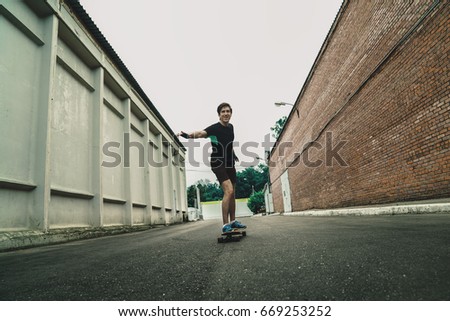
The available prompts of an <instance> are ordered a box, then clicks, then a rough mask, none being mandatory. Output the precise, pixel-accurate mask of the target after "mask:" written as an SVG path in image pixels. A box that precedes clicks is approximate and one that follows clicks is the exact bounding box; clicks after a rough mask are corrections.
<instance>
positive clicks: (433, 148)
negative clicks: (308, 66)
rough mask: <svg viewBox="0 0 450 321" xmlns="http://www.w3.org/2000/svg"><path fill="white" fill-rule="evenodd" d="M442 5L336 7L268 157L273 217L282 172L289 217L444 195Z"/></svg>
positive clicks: (449, 181) (445, 46) (447, 142)
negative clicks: (304, 212) (297, 213)
mask: <svg viewBox="0 0 450 321" xmlns="http://www.w3.org/2000/svg"><path fill="white" fill-rule="evenodd" d="M448 4H449V3H448V1H440V2H435V1H345V2H344V3H343V5H342V8H341V10H340V12H339V14H338V16H337V18H336V21H335V22H334V25H333V27H332V29H331V31H330V33H329V35H328V37H327V40H326V41H325V43H324V46H323V50H322V52H321V54H320V55H319V57H318V59H317V61H316V63H315V65H314V67H313V69H312V70H311V73H310V77H309V79H308V81H307V82H306V83H305V86H304V87H303V88H302V89H301V92H300V94H299V97H298V99H297V102H296V104H295V107H294V108H295V109H294V110H293V112H292V113H291V115H290V117H289V119H288V122H287V123H286V125H285V129H284V131H283V133H282V135H281V136H280V138H279V140H278V141H277V145H276V147H275V148H274V149H273V151H272V155H271V158H270V160H271V168H270V179H271V183H272V192H273V196H274V206H275V210H276V211H278V212H283V211H284V209H283V198H282V189H281V181H280V176H281V174H282V173H283V172H284V171H285V170H288V175H289V183H290V189H291V201H292V208H293V210H294V211H299V210H305V209H311V208H335V207H345V206H356V205H368V204H382V203H390V202H401V201H411V200H423V199H437V198H445V197H450V149H449V147H450V130H449V128H450V90H449V88H450V76H449V45H450V44H449V42H450V41H449V39H450V37H449V27H450V21H449V17H450V12H449V11H450V10H449V9H450V6H449V5H448ZM296 110H298V114H297V112H296ZM327 137H328V139H327ZM327 140H328V144H327ZM311 142H314V143H313V144H311ZM340 142H341V144H344V142H345V145H343V146H342V147H341V148H340V149H339V150H338V156H339V157H340V158H341V159H338V157H334V158H333V157H331V156H332V152H331V149H332V148H333V147H336V146H339V145H338V144H339V143H340ZM308 144H309V145H308ZM327 146H328V147H327ZM299 155H300V156H299ZM327 156H328V159H327ZM327 160H328V164H327ZM330 160H331V162H330ZM318 161H319V162H322V163H321V164H320V165H319V163H318ZM342 161H343V162H345V164H344V163H343V162H342Z"/></svg>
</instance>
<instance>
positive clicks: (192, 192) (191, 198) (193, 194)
mask: <svg viewBox="0 0 450 321" xmlns="http://www.w3.org/2000/svg"><path fill="white" fill-rule="evenodd" d="M187 198H188V206H189V207H195V200H196V199H197V190H196V189H195V185H191V186H189V187H188V188H187Z"/></svg>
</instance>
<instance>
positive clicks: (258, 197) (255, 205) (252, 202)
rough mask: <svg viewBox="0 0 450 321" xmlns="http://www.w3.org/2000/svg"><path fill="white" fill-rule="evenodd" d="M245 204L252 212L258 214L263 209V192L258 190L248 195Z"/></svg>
mask: <svg viewBox="0 0 450 321" xmlns="http://www.w3.org/2000/svg"><path fill="white" fill-rule="evenodd" d="M247 206H248V208H249V209H250V211H252V212H253V214H258V213H261V212H264V211H265V202H264V192H263V191H258V192H255V193H253V195H252V196H250V198H249V200H248V202H247Z"/></svg>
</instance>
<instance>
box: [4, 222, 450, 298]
mask: <svg viewBox="0 0 450 321" xmlns="http://www.w3.org/2000/svg"><path fill="white" fill-rule="evenodd" d="M242 221H243V222H244V223H246V224H247V225H248V226H249V227H248V229H247V233H248V235H247V237H246V238H244V239H242V240H241V241H240V242H233V243H226V244H219V243H217V236H218V234H219V233H218V231H219V228H220V225H221V224H220V222H219V221H202V222H193V223H186V224H180V225H175V226H169V227H159V228H154V229H151V230H148V231H143V232H138V233H131V234H124V235H118V236H110V237H103V238H98V239H90V240H83V241H76V242H71V243H66V244H60V245H53V246H46V247H40V248H33V249H27V250H20V251H15V252H6V253H0V300H2V301H9V300H21V301H27V300H60V301H63V300H95V301H100V300H127V301H131V300H137V301H139V300H146V301H153V300H156V301H162V300H182V301H184V300H198V301H206V300H217V301H224V300H240V301H246V300H258V301H267V300H298V301H303V300H320V301H322V300H326V301H331V300H353V301H359V300H382V301H386V300H408V301H409V300H432V301H439V300H450V246H449V245H450V215H449V214H445V215H399V216H368V217H354V216H340V217H287V216H264V217H253V218H247V219H243V220H242Z"/></svg>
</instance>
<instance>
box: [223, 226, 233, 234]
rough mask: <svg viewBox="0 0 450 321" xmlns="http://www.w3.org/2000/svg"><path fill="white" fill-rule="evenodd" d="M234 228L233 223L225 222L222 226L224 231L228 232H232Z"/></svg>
mask: <svg viewBox="0 0 450 321" xmlns="http://www.w3.org/2000/svg"><path fill="white" fill-rule="evenodd" d="M232 231H233V228H232V227H231V224H225V225H224V226H223V228H222V233H228V232H232Z"/></svg>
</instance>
